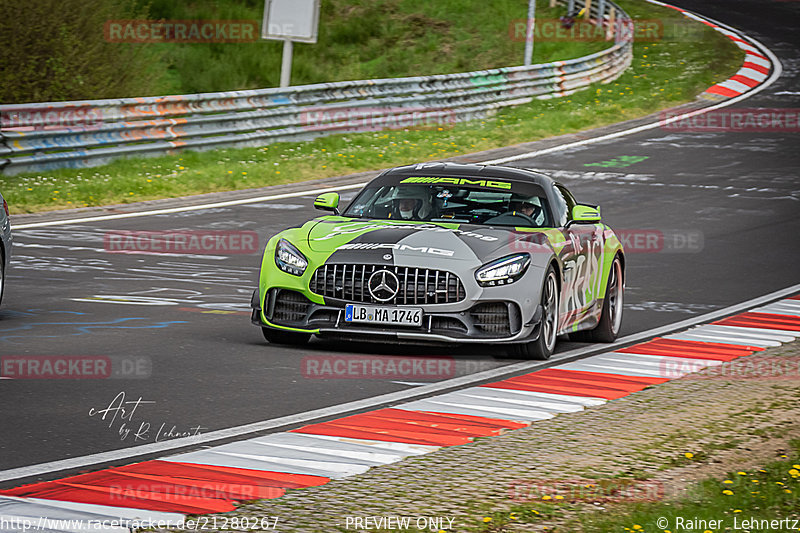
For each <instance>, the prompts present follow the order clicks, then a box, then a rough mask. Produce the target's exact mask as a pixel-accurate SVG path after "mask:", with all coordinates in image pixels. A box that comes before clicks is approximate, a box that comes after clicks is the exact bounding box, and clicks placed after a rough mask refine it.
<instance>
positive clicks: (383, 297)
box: [367, 270, 400, 303]
mask: <svg viewBox="0 0 800 533" xmlns="http://www.w3.org/2000/svg"><path fill="white" fill-rule="evenodd" d="M367 289H369V293H370V294H371V295H372V297H373V298H375V299H376V300H377V301H379V302H381V303H385V302H388V301H389V300H392V299H393V298H394V297H395V296H397V292H398V291H399V290H400V280H398V279H397V276H395V275H394V273H392V272H389V271H388V270H376V271H375V272H373V273H372V275H371V276H370V277H369V280H367Z"/></svg>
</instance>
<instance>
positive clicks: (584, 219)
mask: <svg viewBox="0 0 800 533" xmlns="http://www.w3.org/2000/svg"><path fill="white" fill-rule="evenodd" d="M570 222H573V223H579V224H580V223H584V224H594V223H596V222H600V209H599V208H597V207H595V206H591V205H586V204H576V205H575V207H573V208H572V218H571V220H570Z"/></svg>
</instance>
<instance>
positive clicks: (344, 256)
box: [308, 217, 552, 268]
mask: <svg viewBox="0 0 800 533" xmlns="http://www.w3.org/2000/svg"><path fill="white" fill-rule="evenodd" d="M531 237H534V238H533V239H531ZM536 237H539V238H536ZM542 237H543V236H542V235H538V236H537V234H536V232H534V233H531V232H525V233H520V232H516V231H514V230H513V229H512V228H509V229H507V230H506V229H498V228H488V227H486V226H474V225H466V224H434V223H423V222H400V221H388V220H353V219H347V218H341V217H336V218H335V219H327V220H326V219H322V220H319V221H318V222H317V223H316V224H314V225H313V226H312V227H311V228H310V230H309V232H308V246H309V248H311V250H313V251H314V252H318V253H321V254H325V255H329V257H328V259H327V261H328V262H336V263H370V264H375V263H377V264H381V263H386V262H387V261H392V262H393V263H394V264H397V265H421V266H430V267H431V268H436V266H437V265H441V264H442V263H448V262H453V261H457V262H466V263H471V264H475V265H481V264H483V263H485V262H486V261H488V260H491V259H494V258H496V257H502V256H504V255H508V254H512V253H516V252H523V251H529V252H530V251H532V250H534V249H535V250H536V251H542V252H549V251H550V250H552V248H551V247H550V246H549V245H547V244H545V243H547V239H546V238H542ZM536 241H539V242H536ZM523 244H524V246H523ZM532 255H546V258H545V259H549V257H550V255H551V253H547V254H532Z"/></svg>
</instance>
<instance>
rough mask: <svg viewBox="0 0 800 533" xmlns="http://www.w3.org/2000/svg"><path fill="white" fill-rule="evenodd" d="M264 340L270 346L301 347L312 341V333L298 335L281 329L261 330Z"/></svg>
mask: <svg viewBox="0 0 800 533" xmlns="http://www.w3.org/2000/svg"><path fill="white" fill-rule="evenodd" d="M261 333H263V335H264V338H265V339H266V340H267V342H268V343H270V344H286V345H290V346H301V345H303V344H306V343H307V342H308V341H309V339H311V334H310V333H298V332H295V331H284V330H280V329H272V328H264V327H262V328H261Z"/></svg>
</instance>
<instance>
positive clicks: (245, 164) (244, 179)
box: [0, 0, 743, 213]
mask: <svg viewBox="0 0 800 533" xmlns="http://www.w3.org/2000/svg"><path fill="white" fill-rule="evenodd" d="M620 4H621V7H622V8H623V9H625V10H626V11H627V12H628V13H629V14H630V15H631V16H633V17H634V18H640V19H656V20H660V21H662V23H663V24H665V25H667V24H671V23H676V22H679V23H681V24H683V23H684V22H685V19H684V18H683V16H682V15H681V14H680V13H678V12H677V11H675V10H672V9H666V8H661V7H658V6H653V5H650V4H646V3H644V2H641V1H639V0H622V1H621V2H620ZM692 24H696V28H695V30H694V31H692V32H690V33H689V34H687V37H686V38H675V39H672V40H662V41H654V42H637V43H635V44H634V60H633V64H632V65H631V68H630V69H628V70H627V71H626V72H625V73H624V74H623V75H622V76H621V77H620V78H619V79H618V80H617V81H615V82H613V83H610V84H607V85H600V84H597V85H594V86H592V87H590V88H589V89H587V90H584V91H581V92H579V93H576V94H574V95H572V96H570V97H566V98H560V99H553V100H536V101H534V102H532V103H530V104H527V105H522V106H518V107H515V108H512V109H506V110H504V111H502V112H500V113H498V114H497V115H496V116H494V117H492V118H490V119H486V120H482V121H476V122H469V123H461V124H457V125H455V127H453V128H452V129H443V128H434V129H424V130H397V131H385V132H374V133H354V134H342V135H335V136H331V137H325V138H320V139H317V140H314V141H311V142H306V143H276V144H272V145H269V146H265V147H261V148H244V149H223V150H215V151H212V152H202V153H201V152H185V153H182V154H181V155H177V156H164V157H157V158H150V159H126V160H119V161H116V162H113V163H111V164H108V165H105V166H102V167H95V168H90V169H61V170H56V171H51V172H43V173H35V174H20V175H18V176H2V177H0V190H2V191H3V195H4V196H6V198H7V200H8V203H9V206H10V208H11V211H12V213H33V212H40V211H48V210H54V209H65V208H73V207H88V206H98V205H107V204H118V203H129V202H137V201H142V200H151V199H156V198H168V197H175V196H185V195H191V194H201V193H209V192H218V191H226V190H236V189H242V188H252V187H263V186H268V185H275V184H280V183H287V182H297V181H303V180H309V179H316V178H324V177H330V176H339V175H342V174H348V173H353V172H361V171H366V170H374V169H380V168H387V167H391V166H396V165H401V164H407V163H413V162H419V161H428V160H437V159H443V158H447V157H452V156H457V155H461V154H465V153H470V152H477V151H481V150H487V149H491V148H497V147H502V146H506V145H509V144H516V143H520V142H527V141H535V140H538V139H543V138H546V137H551V136H554V135H560V134H565V133H571V132H577V131H581V130H586V129H591V128H594V127H599V126H603V125H607V124H613V123H615V122H619V121H621V120H626V119H631V118H635V117H639V116H643V115H646V114H649V113H653V112H656V111H658V110H661V109H665V108H669V107H672V106H675V105H678V104H681V103H684V102H688V101H691V100H692V99H694V98H695V97H696V95H697V94H699V93H700V92H702V91H703V90H705V89H706V88H707V87H709V86H711V85H713V84H714V83H716V82H718V81H720V80H723V79H725V78H727V77H729V76H730V75H732V74H733V73H734V72H735V71H736V70H737V69H738V68H739V67H740V66H741V63H742V59H743V52H742V51H741V50H739V49H738V48H736V47H735V46H733V44H732V43H731V41H730V40H729V39H728V38H726V37H724V36H722V35H721V34H719V33H717V32H715V31H714V30H713V29H711V28H708V27H706V26H705V25H702V24H700V23H694V22H693V23H692Z"/></svg>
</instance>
